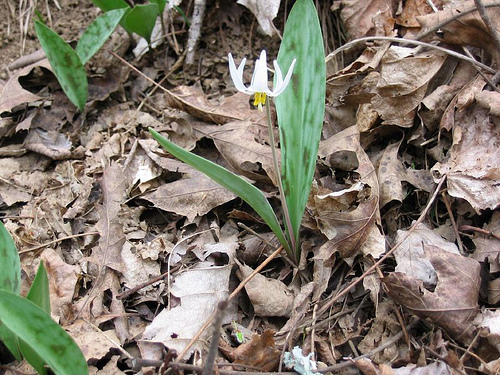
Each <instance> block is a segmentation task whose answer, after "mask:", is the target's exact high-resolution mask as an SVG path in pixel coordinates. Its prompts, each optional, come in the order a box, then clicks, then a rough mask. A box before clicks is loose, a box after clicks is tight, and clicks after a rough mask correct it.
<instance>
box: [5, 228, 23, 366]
mask: <svg viewBox="0 0 500 375" xmlns="http://www.w3.org/2000/svg"><path fill="white" fill-rule="evenodd" d="M0 260H1V261H0V289H2V290H6V291H8V292H12V293H15V294H19V291H20V289H21V263H20V261H19V254H18V253H17V249H16V245H15V244H14V240H13V239H12V237H11V235H10V233H9V232H8V231H7V229H5V227H4V225H3V223H2V222H0ZM0 340H1V341H3V343H4V344H5V346H6V347H7V349H9V351H10V352H11V353H12V355H13V356H14V357H16V359H17V360H21V352H20V351H19V346H18V341H17V336H16V335H15V334H14V333H13V332H12V331H11V330H10V329H8V328H7V327H6V326H5V325H4V324H2V322H0Z"/></svg>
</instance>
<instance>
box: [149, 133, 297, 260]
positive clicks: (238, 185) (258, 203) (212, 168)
mask: <svg viewBox="0 0 500 375" xmlns="http://www.w3.org/2000/svg"><path fill="white" fill-rule="evenodd" d="M149 131H150V132H151V134H152V135H153V137H154V138H155V139H156V140H157V141H158V143H159V144H160V145H161V146H162V147H163V148H164V149H165V150H167V151H168V152H169V153H170V154H172V155H173V156H175V157H176V158H177V159H179V160H181V161H183V162H184V163H186V164H188V165H190V166H191V167H193V168H195V169H197V170H198V171H200V172H202V173H204V174H206V175H207V176H208V177H210V178H211V179H212V180H214V181H215V182H217V183H218V184H219V185H221V186H223V187H225V188H226V189H228V190H229V191H232V192H233V193H235V194H236V195H238V196H239V197H240V198H241V199H243V200H244V201H245V202H247V203H248V204H249V205H250V206H251V207H252V208H253V209H254V210H255V212H257V214H259V216H260V217H261V218H262V219H263V220H264V221H265V223H266V224H267V225H268V226H269V228H271V230H272V231H273V232H274V234H275V235H276V237H277V238H278V240H279V241H280V243H281V244H282V245H283V247H284V248H285V250H286V251H287V252H289V251H290V248H289V246H288V244H287V242H286V240H285V236H284V234H283V231H282V230H281V227H280V224H279V222H278V219H277V218H276V215H275V214H274V211H273V209H272V207H271V205H270V204H269V202H268V201H267V199H266V197H265V196H264V194H263V193H262V192H261V191H260V190H259V189H257V188H256V187H255V186H253V185H252V184H250V183H249V182H247V181H245V180H244V179H243V178H241V177H240V176H237V175H235V174H234V173H232V172H230V171H228V170H227V169H225V168H223V167H221V166H220V165H217V164H215V163H212V162H211V161H209V160H207V159H204V158H202V157H201V156H198V155H195V154H193V153H192V152H189V151H186V150H184V149H183V148H182V147H179V146H177V145H176V144H175V143H172V142H170V141H169V140H168V139H166V138H165V137H163V136H162V135H161V134H160V133H158V132H156V131H155V130H153V129H151V128H150V129H149Z"/></svg>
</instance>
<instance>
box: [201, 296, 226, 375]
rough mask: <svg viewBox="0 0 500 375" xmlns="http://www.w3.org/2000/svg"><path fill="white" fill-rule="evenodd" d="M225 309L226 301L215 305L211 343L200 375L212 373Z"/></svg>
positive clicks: (210, 374)
mask: <svg viewBox="0 0 500 375" xmlns="http://www.w3.org/2000/svg"><path fill="white" fill-rule="evenodd" d="M226 307H227V301H221V302H219V304H218V305H217V311H216V313H215V319H214V322H213V323H212V327H213V331H212V341H211V342H210V349H209V350H208V354H207V358H206V359H205V363H204V365H203V372H202V373H201V375H212V374H213V372H214V363H215V357H216V356H217V351H218V349H219V341H220V330H221V326H222V318H223V317H224V310H225V309H226Z"/></svg>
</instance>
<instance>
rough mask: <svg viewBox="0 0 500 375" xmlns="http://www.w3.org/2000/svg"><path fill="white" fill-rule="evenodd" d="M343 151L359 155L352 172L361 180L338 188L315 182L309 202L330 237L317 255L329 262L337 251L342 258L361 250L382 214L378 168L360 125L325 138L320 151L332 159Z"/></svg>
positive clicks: (314, 215) (315, 216)
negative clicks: (361, 141) (361, 138)
mask: <svg viewBox="0 0 500 375" xmlns="http://www.w3.org/2000/svg"><path fill="white" fill-rule="evenodd" d="M339 152H340V153H345V152H351V153H352V155H355V156H356V159H357V160H356V162H355V163H352V167H351V168H352V169H354V170H353V171H350V172H355V173H357V174H359V178H358V182H357V183H353V184H352V185H351V186H350V187H348V186H346V189H343V190H341V191H335V192H334V191H331V190H330V189H328V188H327V187H325V186H320V187H318V186H317V185H313V188H312V190H311V194H310V197H309V202H308V208H309V210H310V211H311V213H312V217H314V218H315V220H316V222H317V226H318V228H319V229H320V230H321V232H322V233H323V234H324V235H326V237H327V238H328V241H327V242H326V243H325V244H324V245H322V246H321V248H320V249H319V253H318V254H317V255H316V257H318V258H321V259H323V260H324V261H325V262H326V263H325V264H326V265H327V266H328V262H329V261H331V260H332V258H333V256H334V254H335V253H336V252H338V253H339V254H340V256H341V257H342V258H349V257H352V256H354V255H355V254H356V253H357V252H358V251H360V250H361V247H362V245H363V244H364V242H365V240H366V238H367V236H368V234H369V233H370V230H371V227H372V226H373V225H375V222H376V221H377V220H378V215H379V213H378V212H379V210H378V204H379V198H378V194H379V186H378V180H377V176H376V173H375V168H374V167H373V165H372V163H371V161H370V159H369V158H368V156H367V155H366V153H365V152H364V151H363V149H362V148H361V146H360V144H359V132H358V130H357V127H356V126H351V127H349V128H347V129H346V130H343V131H342V132H340V133H337V134H336V135H334V136H333V137H331V138H329V139H327V140H326V141H324V142H321V143H320V147H319V151H318V154H319V156H320V157H321V158H327V160H330V161H331V160H332V158H333V159H335V158H334V155H335V154H336V153H339ZM325 184H326V182H325Z"/></svg>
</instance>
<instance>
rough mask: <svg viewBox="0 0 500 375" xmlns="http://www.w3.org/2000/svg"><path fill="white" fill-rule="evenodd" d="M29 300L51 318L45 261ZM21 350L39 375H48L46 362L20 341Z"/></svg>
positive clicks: (39, 270) (41, 265)
mask: <svg viewBox="0 0 500 375" xmlns="http://www.w3.org/2000/svg"><path fill="white" fill-rule="evenodd" d="M26 298H27V299H28V300H30V301H31V302H33V303H34V304H35V305H37V306H38V307H40V308H41V309H42V310H43V311H45V313H46V314H47V315H48V316H50V294H49V278H48V276H47V271H45V267H44V266H43V261H41V262H40V264H39V266H38V271H37V272H36V276H35V280H33V284H31V288H30V291H29V292H28V295H27V296H26ZM19 348H20V349H21V353H22V355H23V357H24V358H26V360H27V361H28V362H29V364H30V365H31V366H33V368H34V369H35V370H36V371H38V373H39V374H47V368H46V367H45V361H44V360H43V358H42V357H40V355H39V354H38V353H37V352H35V350H34V349H32V348H31V346H30V345H28V344H27V343H26V342H25V341H24V340H19Z"/></svg>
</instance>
